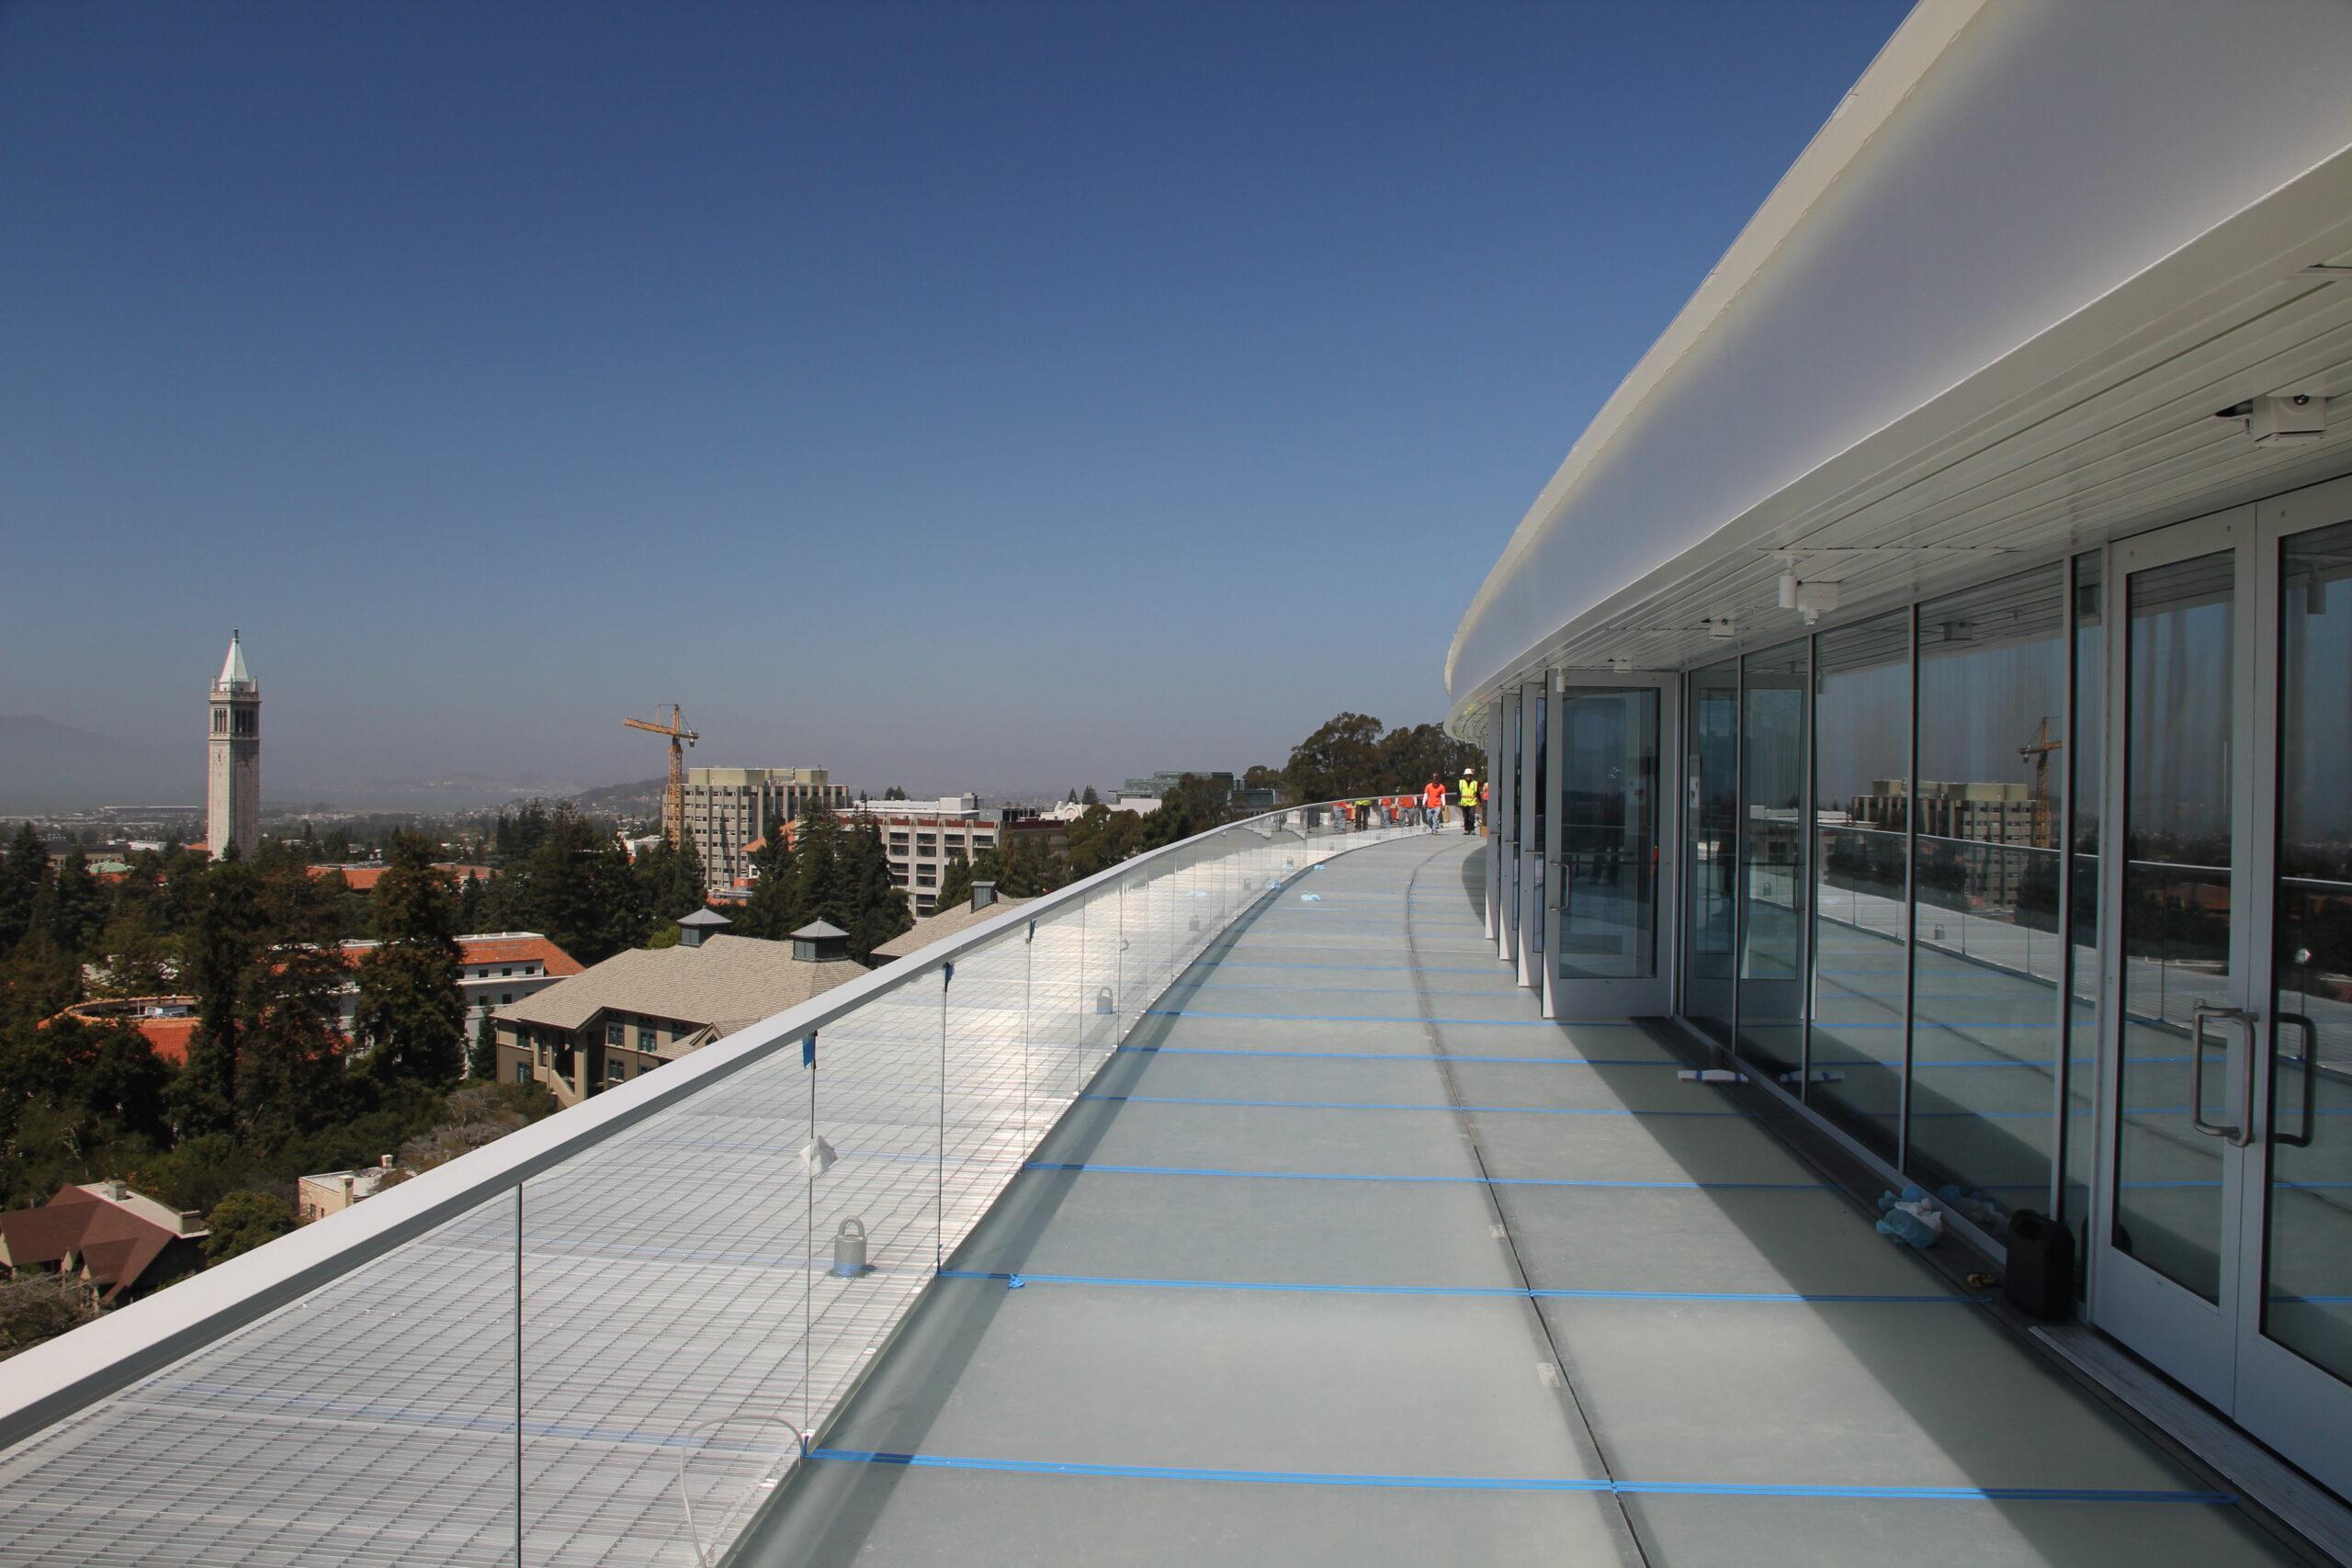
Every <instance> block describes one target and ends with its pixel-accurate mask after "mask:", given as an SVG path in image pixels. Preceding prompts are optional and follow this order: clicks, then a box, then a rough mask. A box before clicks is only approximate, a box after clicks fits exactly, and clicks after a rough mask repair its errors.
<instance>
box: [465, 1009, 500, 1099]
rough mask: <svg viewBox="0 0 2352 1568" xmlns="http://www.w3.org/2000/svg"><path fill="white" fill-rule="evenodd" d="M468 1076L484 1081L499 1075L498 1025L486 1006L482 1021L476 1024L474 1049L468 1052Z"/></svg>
mask: <svg viewBox="0 0 2352 1568" xmlns="http://www.w3.org/2000/svg"><path fill="white" fill-rule="evenodd" d="M466 1077H469V1078H478V1079H480V1080H481V1081H482V1082H484V1083H487V1082H489V1081H491V1080H492V1079H493V1078H495V1077H498V1025H497V1024H496V1022H494V1021H492V1018H491V1016H490V1010H489V1009H488V1008H484V1009H483V1010H482V1014H481V1022H480V1023H478V1024H476V1025H475V1026H474V1043H473V1047H472V1049H470V1050H469V1051H468V1052H467V1053H466Z"/></svg>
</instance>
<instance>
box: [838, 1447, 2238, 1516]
mask: <svg viewBox="0 0 2352 1568" xmlns="http://www.w3.org/2000/svg"><path fill="white" fill-rule="evenodd" d="M809 1458H810V1459H812V1460H820V1461H827V1462H830V1463H837V1464H880V1465H902V1466H906V1467H908V1468H910V1469H915V1470H981V1471H997V1472H1004V1473H1009V1474H1017V1475H1075V1476H1093V1477H1101V1478H1107V1479H1119V1480H1136V1481H1214V1482H1222V1483H1231V1484H1238V1485H1255V1486H1358V1487H1396V1488H1400V1489H1408V1490H1415V1491H1437V1492H1587V1493H1614V1494H1617V1495H1624V1496H1702V1497H1841V1498H1852V1499H1857V1500H1864V1501H1873V1502H1875V1501H1882V1500H1883V1501H1900V1502H1970V1503H2203V1504H2214V1503H2219V1504H2231V1503H2235V1502H2236V1501H2237V1500H2238V1498H2237V1495H2236V1494H2235V1493H2233V1492H2192V1491H2156V1490H2132V1489H2127V1488H2116V1487H2076V1486H1828V1485H1823V1486H1801V1485H1794V1484H1786V1485H1783V1484H1773V1483H1760V1482H1759V1483H1749V1482H1738V1481H1611V1480H1609V1479H1608V1478H1606V1477H1577V1476H1541V1475H1524V1476H1522V1475H1383V1474H1366V1473H1361V1472H1349V1471H1306V1470H1218V1469H1213V1468H1209V1467H1206V1466H1198V1465H1168V1464H1082V1463H1079V1462H1076V1461H1066V1460H1026V1459H986V1458H982V1457H980V1456H978V1455H974V1454H918V1453H894V1452H890V1451H888V1450H880V1449H836V1448H817V1449H811V1450H809Z"/></svg>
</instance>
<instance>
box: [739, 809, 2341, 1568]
mask: <svg viewBox="0 0 2352 1568" xmlns="http://www.w3.org/2000/svg"><path fill="white" fill-rule="evenodd" d="M1485 863H1486V856H1485V855H1484V853H1483V852H1482V851H1481V848H1480V846H1479V845H1478V844H1477V842H1476V840H1467V839H1464V838H1463V837H1461V836H1459V835H1453V834H1446V835H1438V836H1433V837H1430V838H1428V839H1423V840H1406V841H1402V842H1398V843H1394V844H1389V845H1385V846H1380V847H1375V848H1371V849H1366V850H1363V851H1359V852H1354V853H1352V854H1349V855H1346V856H1343V857H1341V858H1340V859H1339V860H1337V861H1334V862H1332V863H1329V864H1327V865H1325V866H1323V867H1321V868H1319V869H1317V871H1315V872H1314V873H1312V874H1308V875H1306V876H1305V877H1303V878H1301V879H1300V880H1299V881H1298V882H1296V883H1295V884H1294V885H1293V886H1291V887H1289V888H1287V889H1285V890H1283V893H1282V895H1281V897H1280V898H1279V900H1278V901H1276V902H1272V903H1270V904H1269V905H1267V906H1266V907H1264V908H1262V909H1261V911H1260V912H1259V913H1257V914H1256V915H1255V916H1253V917H1251V918H1250V919H1248V920H1246V921H1244V922H1243V923H1242V924H1241V925H1239V926H1238V927H1237V928H1236V930H1235V931H1234V933H1233V934H1232V936H1231V938H1230V939H1229V940H1228V941H1227V942H1225V943H1223V944H1221V945H1220V947H1219V948H1217V949H1216V950H1214V951H1213V952H1212V953H1211V954H1210V956H1209V957H1208V958H1207V959H1205V960H1204V962H1203V963H1202V964H1200V965H1198V966H1196V968H1195V969H1194V970H1193V973H1192V974H1191V975H1190V976H1187V977H1186V978H1185V980H1184V981H1183V982H1182V983H1181V984H1180V985H1179V986H1178V987H1176V988H1175V989H1173V990H1171V991H1170V993H1169V995H1168V996H1167V997H1166V998H1163V999H1162V1001H1161V1002H1160V1004H1159V1010H1158V1012H1157V1013H1156V1014H1155V1016H1153V1017H1152V1018H1150V1019H1149V1020H1148V1021H1147V1025H1146V1027H1144V1028H1143V1029H1142V1030H1140V1031H1139V1032H1137V1034H1136V1037H1135V1038H1134V1039H1133V1040H1132V1041H1131V1042H1130V1048H1129V1049H1128V1050H1126V1051H1125V1052H1124V1053H1123V1054H1122V1055H1121V1056H1120V1057H1119V1058H1118V1059H1117V1060H1116V1061H1114V1063H1113V1064H1112V1066H1110V1068H1109V1069H1108V1070H1107V1071H1106V1072H1105V1073H1104V1074H1103V1077H1102V1078H1101V1079H1100V1080H1099V1081H1098V1082H1097V1083H1096V1084H1095V1085H1094V1086H1093V1090H1092V1092H1091V1095H1090V1097H1089V1098H1087V1099H1086V1100H1082V1101H1081V1102H1080V1104H1079V1106H1078V1107H1077V1108H1076V1109H1075V1110H1074V1111H1072V1113H1071V1114H1070V1115H1069V1117H1068V1118H1067V1119H1066V1121H1065V1122H1064V1124H1063V1125H1062V1126H1061V1127H1060V1128H1059V1129H1057V1132H1056V1133H1055V1134H1053V1136H1052V1137H1051V1139H1050V1140H1049V1141H1048V1142H1047V1144H1046V1146H1045V1147H1044V1148H1043V1149H1041V1150H1040V1151H1039V1155H1038V1157H1037V1162H1036V1165H1035V1168H1032V1169H1031V1170H1030V1171H1028V1172H1027V1173H1025V1174H1024V1175H1023V1176H1022V1177H1021V1178H1020V1179H1018V1180H1017V1181H1016V1182H1015V1184H1014V1186H1013V1187H1012V1190H1011V1191H1010V1192H1009V1193H1008V1194H1007V1196H1006V1197H1005V1199H1004V1200H1003V1201H1001V1203H1000V1204H999V1205H998V1207H997V1209H996V1210H995V1212H993V1213H991V1214H990V1215H989V1218H988V1220H987V1221H985V1222H984V1223H983V1224H981V1226H980V1227H979V1229H978V1231H977V1232H976V1233H975V1234H974V1235H973V1236H972V1237H971V1239H970V1240H969V1241H968V1242H967V1244H966V1246H965V1247H963V1249H962V1250H961V1251H960V1252H959V1253H958V1254H957V1255H956V1257H955V1258H952V1259H951V1260H950V1268H949V1271H948V1275H949V1277H947V1278H945V1279H943V1280H941V1281H940V1282H939V1283H938V1284H937V1286H936V1287H935V1288H934V1289H933V1292H931V1294H930V1296H929V1297H928V1298H927V1300H926V1301H925V1303H923V1304H922V1306H921V1307H920V1308H919V1309H918V1311H917V1312H916V1314H914V1316H913V1317H912V1318H911V1319H910V1322H909V1323H908V1325H907V1326H906V1327H905V1329H904V1330H903V1332H902V1334H901V1336H900V1337H899V1340H898V1341H897V1342H896V1343H895V1344H894V1345H893V1346H892V1347H891V1348H890V1349H889V1351H888V1353H887V1355H886V1356H885V1357H884V1359H883V1361H882V1364H881V1365H879V1366H878V1367H876V1369H875V1371H874V1374H873V1376H872V1377H871V1378H870V1379H869V1381H868V1382H867V1383H866V1384H865V1387H864V1388H863V1389H862V1390H861V1392H860V1393H859V1394H858V1395H857V1396H856V1398H855V1399H854V1401H853V1402H852V1404H850V1406H849V1407H848V1408H847V1409H846V1410H845V1411H844V1412H843V1413H842V1418H841V1419H840V1420H839V1421H838V1422H837V1423H836V1424H835V1425H834V1427H833V1428H832V1429H831V1431H830V1432H829V1433H828V1435H827V1447H826V1448H825V1449H824V1450H820V1456H819V1458H818V1459H817V1460H816V1461H813V1462H811V1463H810V1464H809V1465H807V1466H805V1467H804V1468H803V1469H802V1470H801V1471H800V1472H798V1473H797V1475H796V1476H795V1477H794V1479H793V1480H792V1481H791V1482H790V1483H788V1486H787V1490H786V1493H785V1494H784V1495H782V1496H780V1497H779V1498H778V1499H777V1500H776V1502H775V1506H773V1507H771V1508H770V1510H769V1511H768V1513H767V1515H766V1516H765V1517H763V1520H762V1521H761V1523H760V1525H759V1526H758V1527H757V1528H755V1529H754V1530H753V1532H752V1535H751V1536H750V1537H749V1538H747V1539H746V1540H745V1541H744V1542H743V1544H742V1545H741V1547H740V1548H739V1551H738V1554H737V1558H736V1561H739V1562H746V1563H758V1564H763V1565H766V1564H786V1563H790V1564H809V1563H840V1562H875V1563H892V1564H904V1563H917V1564H922V1563H940V1564H954V1565H955V1568H978V1565H984V1564H997V1563H1005V1564H1011V1563H1059V1562H1069V1563H1079V1562H1084V1563H1169V1564H1185V1565H1187V1568H1196V1565H1198V1564H1201V1563H1204V1562H1206V1563H1219V1564H1223V1563H1235V1562H1249V1563H1269V1564H1271V1563H1285V1564H1288V1563H1334V1564H1338V1563H1351V1564H1360V1563H1367V1562H1383V1563H1385V1562H1397V1563H1432V1562H1436V1563H1454V1562H1464V1563H1469V1562H1476V1563H1497V1564H1501V1563H1539V1562H1540V1563H1552V1564H1556V1563H1651V1564H1665V1563H1673V1564H1677V1565H1683V1564H1727V1565H1728V1564H1740V1565H1743V1568H1748V1565H1755V1564H1770V1563H1800V1562H1804V1563H1817V1562H1855V1563H1863V1562H1870V1563H1885V1562H1903V1563H1929V1562H1934V1563H1943V1562H1950V1563H1955V1564H1958V1563H1966V1564H1970V1565H1971V1568H1997V1565H2006V1564H2029V1563H2065V1564H2107V1563H2114V1564H2130V1565H2131V1568H2153V1565H2155V1564H2163V1563H2181V1564H2197V1565H2199V1568H2210V1565H2211V1564H2216V1563H2224V1562H2226V1563H2231V1564H2243V1563H2252V1562H2291V1561H2295V1560H2296V1559H2295V1558H2293V1557H2292V1556H2291V1555H2290V1554H2288V1553H2287V1552H2286V1551H2285V1550H2284V1549H2283V1548H2282V1547H2280V1546H2279V1545H2278V1543H2276V1542H2275V1541H2274V1540H2272V1538H2270V1537H2269V1536H2268V1535H2267V1534H2266V1533H2264V1532H2263V1531H2262V1530H2261V1529H2259V1528H2258V1527H2257V1526H2256V1523H2255V1522H2254V1521H2253V1520H2252V1519H2250V1518H2249V1517H2246V1516H2245V1515H2243V1514H2242V1513H2241V1512H2240V1511H2239V1510H2238V1509H2237V1508H2235V1507H2234V1506H2231V1505H2230V1503H2229V1502H2228V1501H2227V1500H2226V1499H2221V1500H2217V1499H2216V1497H2215V1495H2213V1494H2212V1493H2211V1490H2210V1486H2211V1483H2209V1482H2207V1481H2205V1480H2203V1479H2201V1478H2200V1477H2199V1476H2197V1475H2195V1474H2193V1473H2191V1472H2188V1470H2186V1469H2184V1468H2183V1467H2181V1466H2179V1465H2177V1464H2176V1463H2174V1462H2173V1461H2170V1460H2169V1459H2168V1458H2166V1457H2165V1455H2164V1453H2162V1452H2161V1451H2160V1450H2157V1449H2156V1448H2155V1447H2154V1445H2153V1444H2152V1443H2150V1442H2149V1441H2147V1440H2146V1439H2144V1438H2142V1437H2141V1436H2140V1435H2138V1434H2137V1433H2136V1432H2135V1431H2134V1430H2133V1429H2131V1427H2128V1426H2127V1425H2125V1424H2124V1423H2123V1422H2122V1421H2120V1419H2118V1418H2117V1417H2115V1416H2112V1415H2111V1414H2109V1412H2108V1411H2107V1409H2106V1408H2105V1407H2104V1406H2102V1405H2101V1404H2098V1403H2097V1402H2095V1401H2094V1400H2092V1399H2091V1398H2089V1397H2088V1396H2087V1395H2086V1394H2084V1393H2081V1392H2080V1391H2079V1390H2078V1389H2077V1387H2076V1386H2075V1384H2073V1383H2072V1382H2069V1381H2067V1380H2066V1379H2065V1378H2064V1377H2063V1376H2062V1375H2060V1374H2059V1373H2057V1372H2056V1371H2053V1370H2052V1369H2051V1367H2050V1366H2049V1365H2048V1364H2047V1363H2046V1362H2045V1361H2043V1360H2042V1359H2041V1358H2040V1357H2038V1356H2037V1355H2035V1354H2034V1353H2033V1352H2031V1351H2030V1349H2029V1348H2027V1347H2026V1346H2024V1345H2023V1344H2022V1343H2021V1342H2020V1341H2018V1339H2017V1338H2016V1337H2013V1336H2012V1335H2010V1334H2009V1333H2008V1332H2007V1330H2006V1329H2005V1328H2003V1327H2002V1326H2001V1325H1999V1324H1998V1323H1997V1322H1996V1320H1995V1319H1994V1318H1993V1317H1992V1316H1991V1315H1990V1314H1987V1313H1985V1312H1984V1311H1983V1310H1981V1309H1980V1308H1978V1307H1976V1306H1974V1305H1973V1304H1971V1303H1968V1302H1967V1301H1965V1300H1963V1299H1961V1298H1958V1297H1956V1296H1955V1295H1954V1294H1953V1292H1952V1291H1951V1287H1950V1286H1949V1285H1948V1284H1947V1283H1946V1282H1945V1280H1943V1278H1942V1277H1941V1276H1940V1275H1939V1274H1937V1273H1936V1272H1935V1271H1934V1270H1932V1269H1928V1267H1926V1266H1925V1265H1924V1264H1923V1263H1922V1262H1921V1261H1920V1260H1919V1259H1918V1258H1916V1257H1913V1256H1911V1255H1909V1254H1907V1253H1905V1252H1904V1251H1902V1250H1900V1249H1899V1248H1896V1247H1894V1246H1892V1245H1891V1244H1889V1243H1888V1242H1886V1241H1884V1240H1883V1239H1882V1238H1881V1237H1879V1236H1878V1235H1875V1234H1873V1232H1872V1231H1871V1224H1870V1220H1871V1216H1870V1214H1869V1213H1868V1212H1867V1211H1866V1210H1865V1209H1863V1208H1862V1207H1861V1206H1860V1204H1858V1203H1857V1202H1855V1201H1853V1200H1852V1199H1850V1198H1849V1197H1848V1196H1847V1195H1846V1194H1845V1193H1844V1192H1842V1191H1840V1190H1837V1189H1836V1188H1834V1187H1833V1186H1831V1185H1830V1184H1829V1183H1828V1182H1827V1180H1826V1178H1825V1177H1824V1176H1823V1175H1822V1174H1821V1173H1820V1172H1819V1171H1817V1170H1816V1169H1815V1168H1814V1167H1812V1166H1810V1165H1808V1164H1807V1163H1805V1162H1804V1160H1803V1159H1801V1158H1799V1157H1798V1156H1796V1155H1795V1154H1794V1153H1792V1151H1791V1150H1790V1149H1789V1148H1788V1147H1786V1146H1785V1145H1782V1144H1781V1143H1780V1142H1778V1141H1776V1140H1775V1139H1774V1138H1773V1137H1772V1136H1771V1135H1770V1134H1768V1133H1766V1132H1765V1131H1764V1130H1762V1129H1761V1128H1760V1127H1759V1126H1758V1125H1757V1123H1756V1122H1754V1121H1753V1120H1752V1119H1751V1118H1749V1117H1748V1116H1747V1115H1746V1114H1745V1113H1744V1112H1742V1111H1740V1110H1738V1109H1737V1108H1736V1105H1735V1104H1734V1103H1733V1102H1732V1101H1731V1100H1728V1099H1725V1098H1724V1096H1723V1091H1721V1090H1718V1089H1713V1088H1709V1087H1703V1086H1700V1085H1695V1084H1686V1083H1683V1082H1681V1081H1680V1080H1679V1078H1678V1077H1677V1076H1676V1071H1677V1068H1678V1067H1679V1066H1681V1065H1682V1064H1681V1063H1680V1062H1679V1061H1678V1060H1677V1059H1676V1058H1675V1057H1674V1055H1672V1054H1671V1053H1670V1052H1669V1051H1668V1049H1666V1048H1665V1047H1664V1046H1663V1045H1661V1044H1660V1043H1658V1041H1657V1039H1656V1038H1654V1037H1653V1036H1652V1035H1651V1033H1650V1032H1648V1031H1647V1030H1645V1028H1643V1027H1641V1026H1638V1025H1635V1024H1634V1023H1632V1022H1630V1021H1628V1022H1614V1023H1602V1024H1594V1023H1589V1022H1588V1023H1576V1024H1572V1025H1565V1026H1564V1025H1555V1024H1551V1023H1546V1022H1544V1021H1541V1020H1539V1019H1538V1018H1537V1017H1536V1010H1535V1003H1534V999H1533V998H1532V996H1531V995H1530V994H1529V993H1528V992H1526V991H1523V990H1521V989H1520V988H1518V987H1516V986H1514V985H1513V984H1512V983H1511V981H1510V976H1509V973H1508V971H1507V970H1506V969H1505V968H1504V966H1503V965H1502V964H1499V963H1498V962H1497V961H1496V960H1495V957H1494V950H1493V947H1492V945H1491V944H1490V943H1488V942H1486V941H1485V940H1484V939H1483V937H1482V935H1481V932H1480V925H1479V913H1478V909H1479V897H1480V893H1479V888H1480V882H1479V878H1480V876H1481V874H1482V873H1483V870H1484V866H1485Z"/></svg>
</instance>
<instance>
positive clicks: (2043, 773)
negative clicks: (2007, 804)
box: [2018, 716, 2066, 849]
mask: <svg viewBox="0 0 2352 1568" xmlns="http://www.w3.org/2000/svg"><path fill="white" fill-rule="evenodd" d="M2065 746H2066V743H2065V742H2064V740H2052V739H2050V720H2049V718H2048V717H2047V716H2044V717H2043V718H2042V721H2041V728H2038V729H2036V730H2035V731H2034V732H2033V739H2030V740H2029V741H2027V742H2026V743H2025V744H2024V745H2022V746H2020V747H2018V760H2019V761H2027V762H2031V763H2032V764H2033V841H2034V843H2035V844H2037V845H2039V846H2040V847H2041V848H2043V849H2054V848H2055V847H2056V846H2055V845H2053V844H2052V843H2051V841H2050V753H2051V752H2052V751H2061V750H2065Z"/></svg>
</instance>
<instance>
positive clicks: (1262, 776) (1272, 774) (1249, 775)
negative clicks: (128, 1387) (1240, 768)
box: [1241, 762, 1289, 793]
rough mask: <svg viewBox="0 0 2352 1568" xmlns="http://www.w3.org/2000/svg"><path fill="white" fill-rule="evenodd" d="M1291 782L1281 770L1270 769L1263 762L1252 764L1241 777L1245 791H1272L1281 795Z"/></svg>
mask: <svg viewBox="0 0 2352 1568" xmlns="http://www.w3.org/2000/svg"><path fill="white" fill-rule="evenodd" d="M1288 782H1289V781H1287V780H1286V779H1284V778H1283V771H1282V770H1281V769H1280V768H1270V767H1268V766H1266V764H1265V763H1263V762H1252V763H1251V764H1250V767H1249V769H1248V771H1247V772H1245V773H1242V775H1241V787H1242V788H1243V789H1271V790H1273V791H1276V792H1277V793H1279V792H1280V791H1281V790H1282V789H1283V785H1284V784H1287V783H1288Z"/></svg>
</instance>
